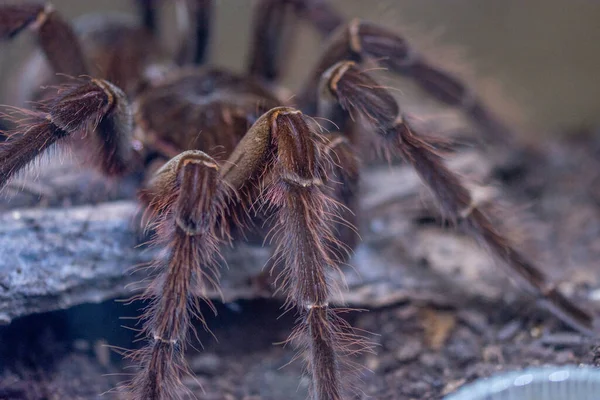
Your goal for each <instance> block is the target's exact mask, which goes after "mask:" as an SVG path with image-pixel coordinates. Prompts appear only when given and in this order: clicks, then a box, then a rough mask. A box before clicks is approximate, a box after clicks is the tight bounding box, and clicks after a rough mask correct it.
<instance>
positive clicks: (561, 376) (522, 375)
mask: <svg viewBox="0 0 600 400" xmlns="http://www.w3.org/2000/svg"><path fill="white" fill-rule="evenodd" d="M567 381H570V382H573V381H577V382H597V383H598V387H600V369H598V368H594V367H591V366H580V367H578V366H574V365H566V366H551V367H550V366H548V367H533V368H526V369H523V370H519V371H512V372H506V373H501V374H498V375H494V376H491V377H489V378H484V379H480V380H478V381H475V382H473V383H471V384H468V385H466V386H463V387H462V388H460V389H459V390H458V391H457V392H455V393H453V394H450V395H448V396H446V397H444V400H483V399H487V398H489V399H493V398H494V397H489V396H494V395H500V394H502V392H504V391H506V390H507V389H509V388H511V387H519V386H522V387H524V386H527V385H530V384H532V383H541V382H553V383H560V382H567ZM485 396H488V397H485Z"/></svg>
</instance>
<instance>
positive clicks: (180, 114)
mask: <svg viewBox="0 0 600 400" xmlns="http://www.w3.org/2000/svg"><path fill="white" fill-rule="evenodd" d="M212 3H213V2H212V1H211V0H180V1H178V2H177V6H178V7H180V8H181V10H183V11H184V13H180V15H179V18H182V20H181V21H180V22H182V23H181V24H179V25H178V28H177V30H178V38H179V45H178V50H177V52H176V54H175V58H174V60H173V61H171V62H167V61H166V60H165V57H166V56H165V54H163V53H161V50H160V48H159V46H158V45H157V40H158V32H157V18H158V15H157V9H156V4H155V1H152V0H138V2H137V4H138V6H139V10H140V11H141V21H140V22H139V23H138V22H137V21H130V20H128V19H124V18H120V17H117V16H114V15H113V16H103V17H94V18H93V19H87V20H86V21H85V22H86V23H85V24H82V26H78V27H77V29H76V31H77V33H75V31H74V30H73V29H72V28H71V27H70V25H69V24H68V23H67V22H65V21H64V20H63V19H62V18H61V17H60V15H59V14H58V13H57V12H56V11H55V10H54V9H53V8H52V7H51V6H50V5H40V4H36V3H33V2H22V3H19V4H4V5H1V6H0V36H1V37H2V38H3V39H9V38H12V37H13V36H15V35H17V34H18V33H19V32H21V31H22V30H23V29H25V28H32V29H33V30H34V31H36V33H37V37H38V39H39V44H40V46H41V48H42V50H43V53H44V55H45V58H46V59H47V61H48V63H49V66H50V70H48V69H47V68H46V69H45V67H44V66H43V65H42V64H40V63H39V61H38V63H37V64H35V63H34V64H33V66H31V65H30V66H29V68H28V69H27V70H28V71H34V72H35V74H36V75H35V76H28V77H27V78H28V81H29V82H32V83H31V84H30V86H32V85H38V86H40V85H42V84H48V83H52V84H54V85H55V86H54V87H55V88H56V90H55V91H52V93H50V94H48V92H47V91H45V92H37V93H32V94H31V96H33V97H34V98H35V99H38V100H39V103H38V104H39V107H38V109H36V110H29V111H26V110H21V109H19V110H16V111H13V113H12V114H11V115H10V119H11V120H12V121H13V122H14V125H15V126H14V128H13V129H12V130H10V131H9V132H7V139H6V141H5V142H4V143H2V145H1V146H0V188H2V187H4V186H5V185H6V184H7V182H8V181H9V180H10V179H11V178H12V177H13V176H14V175H15V174H17V173H18V172H19V171H21V170H22V169H23V168H24V167H26V166H27V165H28V164H30V163H31V162H32V161H33V160H35V159H37V158H38V157H39V156H40V155H42V153H45V152H46V151H47V150H48V149H50V148H51V147H53V146H54V145H55V144H58V143H60V142H66V143H68V145H69V146H70V148H73V149H74V150H76V151H78V150H79V149H80V148H83V149H87V150H88V151H89V152H91V153H92V157H91V159H92V161H93V163H94V164H95V165H96V166H97V167H98V168H99V169H100V171H102V172H103V173H104V174H106V175H108V176H117V177H123V176H125V175H129V174H134V173H143V174H145V176H146V178H145V179H144V182H143V184H142V187H141V189H140V191H139V193H140V201H141V202H142V203H143V204H144V206H145V208H146V213H145V215H144V218H143V220H144V221H145V223H146V225H147V226H148V227H150V228H151V229H152V230H153V231H154V232H155V239H154V242H155V244H156V245H158V246H162V247H163V248H164V249H165V254H166V256H165V257H164V258H161V259H159V260H156V261H155V263H154V265H153V267H154V271H155V272H156V274H155V276H154V279H153V281H152V283H151V284H150V285H149V286H148V287H147V289H146V290H145V291H144V292H143V294H142V295H140V297H141V298H142V299H144V300H146V301H148V304H149V306H148V307H147V308H146V311H145V314H144V315H143V316H142V321H143V329H142V333H141V334H142V335H143V337H144V338H145V339H146V341H147V345H146V347H145V348H144V349H143V350H141V351H137V352H134V353H131V354H129V356H130V357H131V358H132V359H133V360H135V361H137V362H138V364H139V369H138V372H137V375H136V376H135V378H134V379H133V380H132V381H131V382H130V383H129V384H127V385H124V387H123V390H124V391H126V392H127V393H129V395H130V396H131V397H132V398H135V399H169V398H176V397H178V396H179V395H180V393H181V390H184V388H182V386H183V385H182V381H181V378H182V375H183V374H185V373H187V371H188V370H187V367H186V364H185V360H184V349H185V346H186V341H187V337H188V334H189V330H190V326H191V323H192V320H193V318H197V319H199V320H200V321H203V319H202V315H201V314H200V311H199V301H200V300H201V299H203V294H204V293H205V292H204V290H205V289H206V288H207V287H210V286H215V287H218V278H219V272H218V269H217V259H218V258H219V248H220V246H221V245H222V244H224V243H226V242H228V241H230V240H243V239H249V238H252V237H258V238H262V239H265V238H266V240H267V241H271V242H273V243H274V247H273V256H272V259H271V265H270V266H271V268H273V269H275V270H277V271H280V272H279V278H278V279H277V280H276V281H275V284H276V285H277V287H278V288H279V289H278V290H280V291H282V292H284V293H285V294H286V295H287V302H286V307H287V308H288V309H293V310H295V312H296V313H297V315H298V327H297V328H296V330H295V332H294V333H293V334H292V337H291V340H292V339H293V341H294V342H295V343H297V344H298V345H299V346H301V347H300V348H301V350H302V354H303V355H304V357H305V360H306V364H307V370H308V372H309V374H310V377H311V389H310V393H311V396H312V398H314V399H315V400H317V399H318V400H325V399H328V400H329V399H342V398H344V397H345V396H346V395H347V393H346V392H347V391H346V385H345V384H343V382H345V379H346V374H347V372H348V370H351V369H352V367H353V365H352V364H353V361H352V359H353V356H354V354H355V353H356V352H357V351H361V350H364V349H365V348H366V347H368V342H367V341H366V340H365V339H364V338H363V337H362V336H361V335H359V334H357V333H355V332H354V331H353V330H352V327H350V326H349V325H348V324H347V323H346V322H345V321H344V320H343V319H341V318H340V317H339V316H338V314H339V311H341V309H339V308H336V307H333V306H332V305H330V304H329V302H328V298H329V297H330V293H331V291H332V290H333V288H332V285H333V283H332V282H333V281H332V280H331V278H330V277H329V275H330V273H331V272H332V271H335V270H337V269H338V268H340V267H341V265H342V264H344V263H345V262H346V261H347V260H348V258H349V255H350V252H351V250H352V249H353V248H354V247H355V246H356V244H357V241H358V234H357V232H356V230H355V229H354V228H353V223H354V222H355V218H356V217H355V214H354V211H355V210H356V193H357V183H358V177H359V173H360V168H359V163H358V160H357V159H358V157H359V156H360V152H359V151H358V150H357V148H356V146H355V144H354V143H355V141H356V140H357V137H358V136H360V135H361V134H362V132H363V130H362V129H361V127H360V125H359V122H360V123H365V124H366V125H367V126H369V127H370V129H371V131H372V132H374V133H376V134H377V135H379V137H380V139H379V140H378V141H377V146H379V147H381V148H382V149H383V150H384V151H383V153H384V154H385V155H387V156H389V157H399V158H401V159H402V160H404V162H405V163H408V164H409V165H411V166H412V167H414V169H415V170H416V171H417V172H418V174H419V175H420V176H421V178H422V180H423V182H424V183H425V184H426V185H428V186H429V188H430V189H431V191H432V193H433V194H434V196H435V197H436V199H437V201H438V204H439V206H440V208H441V209H442V211H443V213H444V216H445V217H447V218H448V219H449V220H451V221H452V222H454V223H458V224H460V225H461V226H462V227H464V228H465V229H466V230H467V231H468V232H469V233H470V234H472V235H473V236H474V237H475V238H476V239H477V240H478V241H479V242H480V243H481V244H482V245H483V246H485V247H486V248H488V249H489V250H490V252H491V253H493V254H494V255H495V256H496V257H498V258H499V259H501V260H502V261H503V262H504V263H505V264H506V265H507V266H509V267H510V268H511V269H512V271H513V272H514V275H515V276H516V277H517V278H520V280H521V281H522V282H523V283H525V287H527V288H528V289H529V290H530V291H531V292H532V293H534V294H535V295H537V296H539V297H541V298H543V299H544V300H545V304H546V305H547V306H548V307H549V309H550V310H551V311H552V312H553V313H554V314H556V315H557V316H558V317H559V318H561V319H562V320H563V321H565V322H566V323H568V324H569V325H571V326H572V327H574V328H576V329H578V330H580V331H582V332H585V333H588V334H595V332H596V331H597V327H596V325H595V320H594V318H593V317H592V316H591V315H590V314H588V313H587V312H585V311H583V310H581V309H580V308H579V307H578V306H577V305H575V304H573V303H572V302H570V301H569V300H568V299H567V298H566V297H564V296H563V295H562V294H561V293H560V292H558V290H557V289H556V287H555V286H554V285H553V284H551V283H549V282H548V281H547V279H546V278H545V276H544V274H543V273H542V272H541V271H540V270H539V269H538V268H537V267H535V265H534V264H532V263H531V262H530V261H528V260H527V259H526V258H525V257H524V256H523V255H522V254H521V253H520V252H518V251H517V250H516V249H515V247H514V246H513V245H512V244H511V241H510V239H509V238H508V237H506V236H505V235H504V234H503V233H502V232H501V231H500V229H498V228H496V227H495V226H494V225H493V224H492V222H491V220H490V218H489V216H488V215H487V214H486V210H484V207H483V205H481V204H478V202H477V201H476V199H475V198H474V197H473V196H472V195H471V193H470V191H469V190H468V189H467V188H466V187H465V186H464V185H463V184H462V183H461V181H460V179H459V178H458V177H457V175H455V174H454V173H453V172H451V171H450V170H449V169H448V168H447V167H446V166H445V164H444V163H443V159H442V155H441V150H442V149H444V148H445V147H446V146H445V145H444V144H443V143H442V142H441V141H439V140H437V139H433V138H431V137H429V136H426V135H423V134H422V133H420V132H419V131H418V129H416V128H415V125H414V124H413V122H411V117H410V116H409V115H406V114H405V113H403V112H401V110H400V107H399V105H398V103H397V101H396V99H395V98H394V97H393V96H392V95H391V94H390V91H389V90H388V89H386V88H385V87H383V86H382V85H380V84H379V83H378V82H377V81H376V80H375V78H373V77H372V76H371V75H370V74H369V73H368V72H366V71H365V70H364V69H363V65H364V64H365V63H369V62H370V63H376V64H378V65H380V66H382V67H384V68H385V69H387V70H388V71H389V72H391V73H396V74H401V75H406V76H409V77H412V78H413V79H414V80H415V81H416V82H417V83H418V84H419V85H420V86H422V87H423V89H425V90H426V91H427V92H428V93H430V94H431V95H433V96H434V97H436V98H437V99H439V100H441V101H442V102H444V103H446V104H448V105H452V106H457V107H460V108H461V109H462V110H464V112H465V113H467V114H468V115H469V116H470V117H471V118H472V119H473V120H474V121H475V122H476V123H478V124H479V125H480V126H481V127H482V130H483V131H484V132H486V133H488V134H489V135H490V137H492V138H494V137H495V138H503V137H505V136H506V135H508V134H509V131H508V129H507V128H506V127H504V125H503V124H502V123H500V122H499V121H498V120H497V119H496V117H495V116H494V115H493V114H492V113H491V112H490V111H489V110H488V109H487V108H486V107H485V105H484V104H482V102H481V101H480V100H479V99H478V98H477V97H476V96H475V95H474V94H473V93H472V92H471V91H469V89H468V88H467V86H466V85H465V84H463V83H462V82H461V81H459V80H458V79H457V78H455V77H454V76H453V75H452V74H449V73H446V72H444V71H443V70H440V69H438V68H436V67H435V66H433V65H432V64H430V63H428V61H427V60H426V59H424V58H423V57H421V56H420V55H419V54H418V53H416V52H415V51H414V50H413V49H412V48H411V47H410V45H409V44H408V43H407V42H406V41H405V40H404V39H403V38H402V37H400V36H398V35H397V34H396V33H395V32H393V31H391V30H389V29H385V28H383V27H380V26H378V25H376V24H372V23H368V22H364V21H360V20H352V21H350V22H344V20H343V19H342V18H341V17H340V15H339V14H338V13H337V12H336V11H335V10H334V9H333V8H332V7H331V6H330V5H329V4H328V2H327V1H326V0H260V1H259V2H258V6H257V8H256V10H257V11H256V15H255V21H254V30H253V38H252V51H251V53H250V62H249V65H248V70H247V73H246V74H245V75H237V74H234V73H231V72H229V71H226V70H224V69H222V68H215V67H207V66H203V65H202V64H204V58H205V50H206V47H207V45H208V43H209V31H210V29H209V28H210V22H211V18H212V6H213V4H212ZM299 19H304V20H306V21H309V22H310V23H312V24H313V25H314V27H315V28H316V29H317V30H318V31H319V32H320V33H321V34H322V36H323V37H324V38H326V39H327V44H326V45H325V48H324V50H323V53H322V56H321V58H320V60H319V62H318V64H317V66H316V67H315V68H314V72H313V73H312V74H311V77H310V79H309V81H308V82H306V84H305V85H304V87H303V90H302V92H301V93H300V94H298V95H297V96H296V97H294V98H293V99H287V98H284V97H283V96H282V95H281V91H280V90H279V89H278V87H277V85H276V83H275V82H276V80H277V78H278V76H279V74H280V65H279V64H280V61H281V58H282V53H283V50H285V49H284V47H285V45H286V44H285V43H284V42H282V40H281V38H282V37H283V36H284V35H283V34H284V33H286V34H289V32H290V30H291V29H293V27H294V24H293V22H294V21H295V20H299ZM315 118H321V121H327V122H323V123H322V124H326V127H327V128H328V129H324V128H323V126H321V125H319V124H317V123H316V119H315ZM207 301H208V300H207Z"/></svg>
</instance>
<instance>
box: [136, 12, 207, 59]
mask: <svg viewBox="0 0 600 400" xmlns="http://www.w3.org/2000/svg"><path fill="white" fill-rule="evenodd" d="M136 3H137V7H138V12H139V13H140V16H141V21H142V25H143V26H144V27H145V28H146V29H147V30H148V31H149V32H151V33H152V34H153V35H154V36H158V29H159V21H158V16H157V10H158V8H159V5H160V3H161V1H160V0H136ZM174 4H175V9H176V16H177V20H176V27H175V35H176V39H175V41H176V43H177V45H176V46H177V48H176V50H175V56H174V60H175V63H176V64H177V65H187V64H202V63H203V62H204V60H205V59H206V53H207V49H208V44H209V43H208V41H209V39H210V26H211V23H210V21H211V19H212V17H213V6H214V1H213V0H176V1H175V2H174Z"/></svg>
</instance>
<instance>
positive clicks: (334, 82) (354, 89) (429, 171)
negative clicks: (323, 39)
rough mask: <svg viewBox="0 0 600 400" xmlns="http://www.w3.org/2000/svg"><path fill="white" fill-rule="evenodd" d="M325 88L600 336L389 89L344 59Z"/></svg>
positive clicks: (566, 313) (563, 310) (564, 316)
mask: <svg viewBox="0 0 600 400" xmlns="http://www.w3.org/2000/svg"><path fill="white" fill-rule="evenodd" d="M322 88H323V89H324V90H328V91H329V93H330V94H331V95H332V96H334V98H335V99H336V100H337V102H339V104H340V105H341V106H342V107H343V109H345V110H346V111H347V113H349V115H350V116H351V117H362V118H364V119H366V120H367V121H368V122H369V123H370V124H372V126H373V127H374V128H376V130H377V131H378V133H379V134H380V135H381V136H383V138H384V143H385V146H386V147H387V148H388V150H389V151H390V152H394V153H396V154H399V155H400V156H402V157H403V158H404V159H405V160H406V162H407V163H409V164H410V165H411V166H412V167H413V168H414V169H415V170H416V171H417V172H418V174H419V175H420V176H421V179H422V180H423V181H424V183H425V184H426V185H427V186H428V187H429V188H430V189H431V191H432V193H433V195H434V196H435V197H436V199H437V201H438V204H439V206H440V207H441V209H442V211H443V212H444V214H445V215H446V216H447V217H449V219H450V220H452V221H453V222H460V223H461V225H462V226H464V227H465V228H466V230H467V231H468V232H469V233H470V234H472V235H473V236H474V237H475V238H476V239H477V240H478V241H479V242H480V243H481V244H482V245H483V246H484V247H486V248H487V249H489V250H490V251H491V252H492V253H493V254H494V255H495V256H497V257H498V258H499V259H501V260H502V261H504V263H503V264H504V265H506V266H508V267H510V268H509V270H508V272H510V273H511V276H515V277H516V278H518V280H519V281H520V282H522V283H524V287H525V288H527V289H528V290H529V291H530V292H531V293H532V294H533V295H535V296H536V297H539V298H540V299H541V301H542V303H543V304H544V305H545V306H546V307H547V308H548V309H549V310H550V311H551V312H552V313H553V314H555V315H556V316H557V317H559V318H560V319H561V320H562V321H564V322H565V323H567V324H568V325H570V326H571V327H573V328H574V329H577V330H579V331H581V332H582V333H585V334H588V335H591V336H596V335H598V332H599V327H598V325H597V321H596V320H595V318H594V316H593V315H591V314H589V313H588V312H587V311H584V310H583V309H581V308H580V307H579V306H577V305H576V304H574V303H573V302H571V301H570V300H569V299H568V298H566V297H565V296H564V295H563V294H561V293H560V292H559V291H558V289H557V287H556V286H555V285H554V284H553V283H551V282H549V281H548V279H547V277H546V276H545V274H544V273H543V272H542V271H540V270H539V269H538V267H536V266H535V265H534V264H532V263H531V262H530V261H529V260H528V259H527V258H526V257H525V256H524V255H523V254H521V253H520V252H519V251H518V250H516V248H515V247H514V245H513V243H511V240H510V239H509V238H508V237H507V236H505V235H504V234H503V233H502V232H500V230H499V229H497V228H496V227H495V226H494V224H493V222H492V220H491V219H490V218H489V217H488V215H486V212H485V210H484V209H483V208H482V207H481V205H480V204H478V203H477V201H476V200H475V199H474V198H473V197H472V196H471V193H470V192H469V190H468V189H467V188H466V187H465V186H464V185H463V184H462V183H461V181H460V179H459V178H458V176H457V175H456V174H454V173H453V172H452V171H450V170H449V169H448V168H447V167H446V166H445V165H444V163H443V159H442V157H441V155H440V154H439V152H437V151H436V145H435V142H434V141H432V140H431V139H429V138H427V137H426V136H424V135H422V134H420V133H419V132H417V131H416V130H415V129H414V127H413V125H412V124H411V122H410V119H409V118H408V116H406V115H403V114H402V113H401V112H400V108H399V106H398V104H397V102H396V100H395V99H394V97H393V96H392V95H391V94H390V93H389V92H388V90H387V89H385V88H384V87H382V86H381V85H380V84H379V83H377V82H376V81H375V80H374V79H372V78H371V77H370V76H369V75H368V74H367V73H365V72H364V71H362V70H360V69H359V68H358V67H357V66H356V65H355V63H354V62H352V61H347V62H340V63H338V64H336V65H334V66H333V67H331V68H330V69H329V70H328V71H326V73H325V74H324V76H323V82H322Z"/></svg>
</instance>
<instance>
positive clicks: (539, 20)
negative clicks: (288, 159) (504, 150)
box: [0, 0, 600, 133]
mask: <svg viewBox="0 0 600 400" xmlns="http://www.w3.org/2000/svg"><path fill="white" fill-rule="evenodd" d="M332 2H333V3H335V5H336V6H337V8H338V9H339V10H340V11H342V12H343V13H344V14H345V15H346V16H348V17H353V16H360V17H363V18H367V19H369V20H372V21H377V22H380V23H382V24H384V25H386V26H389V27H393V28H394V29H397V30H398V31H399V32H401V33H403V34H404V35H406V36H407V37H408V38H409V39H410V40H411V41H412V42H413V43H415V45H416V47H417V48H418V49H419V50H421V52H423V53H425V54H427V55H428V56H429V57H430V58H431V59H433V60H435V62H436V63H438V64H441V65H444V66H446V67H448V68H450V69H453V70H455V71H459V72H460V73H462V74H464V75H465V76H466V77H468V80H469V82H470V83H471V85H472V86H474V87H475V88H476V89H477V91H478V92H479V93H480V95H481V96H483V97H484V98H485V99H486V100H487V101H488V102H489V103H491V105H492V107H493V108H495V109H496V110H497V112H498V113H500V114H502V115H503V116H504V117H505V118H508V119H510V120H512V121H513V122H516V121H519V122H518V123H519V124H520V127H521V128H524V129H525V131H527V132H537V133H554V132H560V131H562V130H563V129H567V128H568V129H571V128H573V127H578V126H581V125H584V126H596V125H598V124H599V123H600V79H599V78H598V76H597V74H598V71H600V48H599V43H600V24H599V23H598V20H600V2H599V1H595V0H570V1H566V0H527V1H522V0H503V1H481V0H449V1H440V0H373V1H365V0H332ZM132 3H133V1H123V0H96V1H93V2H88V1H80V0H54V1H53V4H54V5H55V6H56V8H57V9H59V10H60V11H61V13H63V14H64V15H65V16H66V17H67V18H74V17H76V16H78V15H81V14H83V13H88V12H92V11H106V10H131V9H132ZM165 3H166V2H165ZM253 3H254V2H253V1H250V0H218V1H217V4H218V11H217V16H216V19H217V21H216V23H215V24H214V40H213V43H212V47H211V60H212V62H214V63H217V64H220V65H225V66H228V67H230V68H234V69H237V70H241V69H242V68H243V66H244V65H245V60H246V51H247V49H248V43H247V42H248V38H249V27H250V22H251V18H250V13H251V9H252V6H253ZM167 14H168V12H167ZM172 17H173V15H172V13H171V15H168V16H167V18H165V20H164V21H163V25H164V28H165V31H167V30H168V25H169V24H170V23H172V21H173V18H172ZM22 36H23V37H20V38H18V40H16V43H14V44H11V45H7V44H1V45H0V82H6V76H7V74H9V71H11V69H12V68H15V67H17V66H18V62H17V60H18V59H20V58H21V57H22V54H23V53H24V52H25V49H28V48H29V47H30V45H31V43H32V37H31V36H32V35H22ZM299 38H300V39H298V41H297V43H295V44H294V46H295V47H296V51H295V59H294V62H290V63H289V73H288V75H287V77H286V81H285V82H284V83H285V84H286V85H288V86H291V87H292V88H293V87H295V86H296V85H298V84H300V82H302V78H303V77H305V76H306V75H307V74H308V72H309V71H310V69H311V68H312V66H313V65H314V61H315V58H316V57H317V56H318V54H319V52H318V49H319V43H318V37H317V36H316V35H315V33H314V32H312V31H311V30H310V29H305V30H303V34H302V35H299ZM4 86H6V85H4ZM6 92H7V91H6V87H4V88H0V93H1V94H2V96H1V97H0V100H1V102H2V103H9V104H10V103H11V99H10V96H9V95H8V94H7V93H6Z"/></svg>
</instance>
